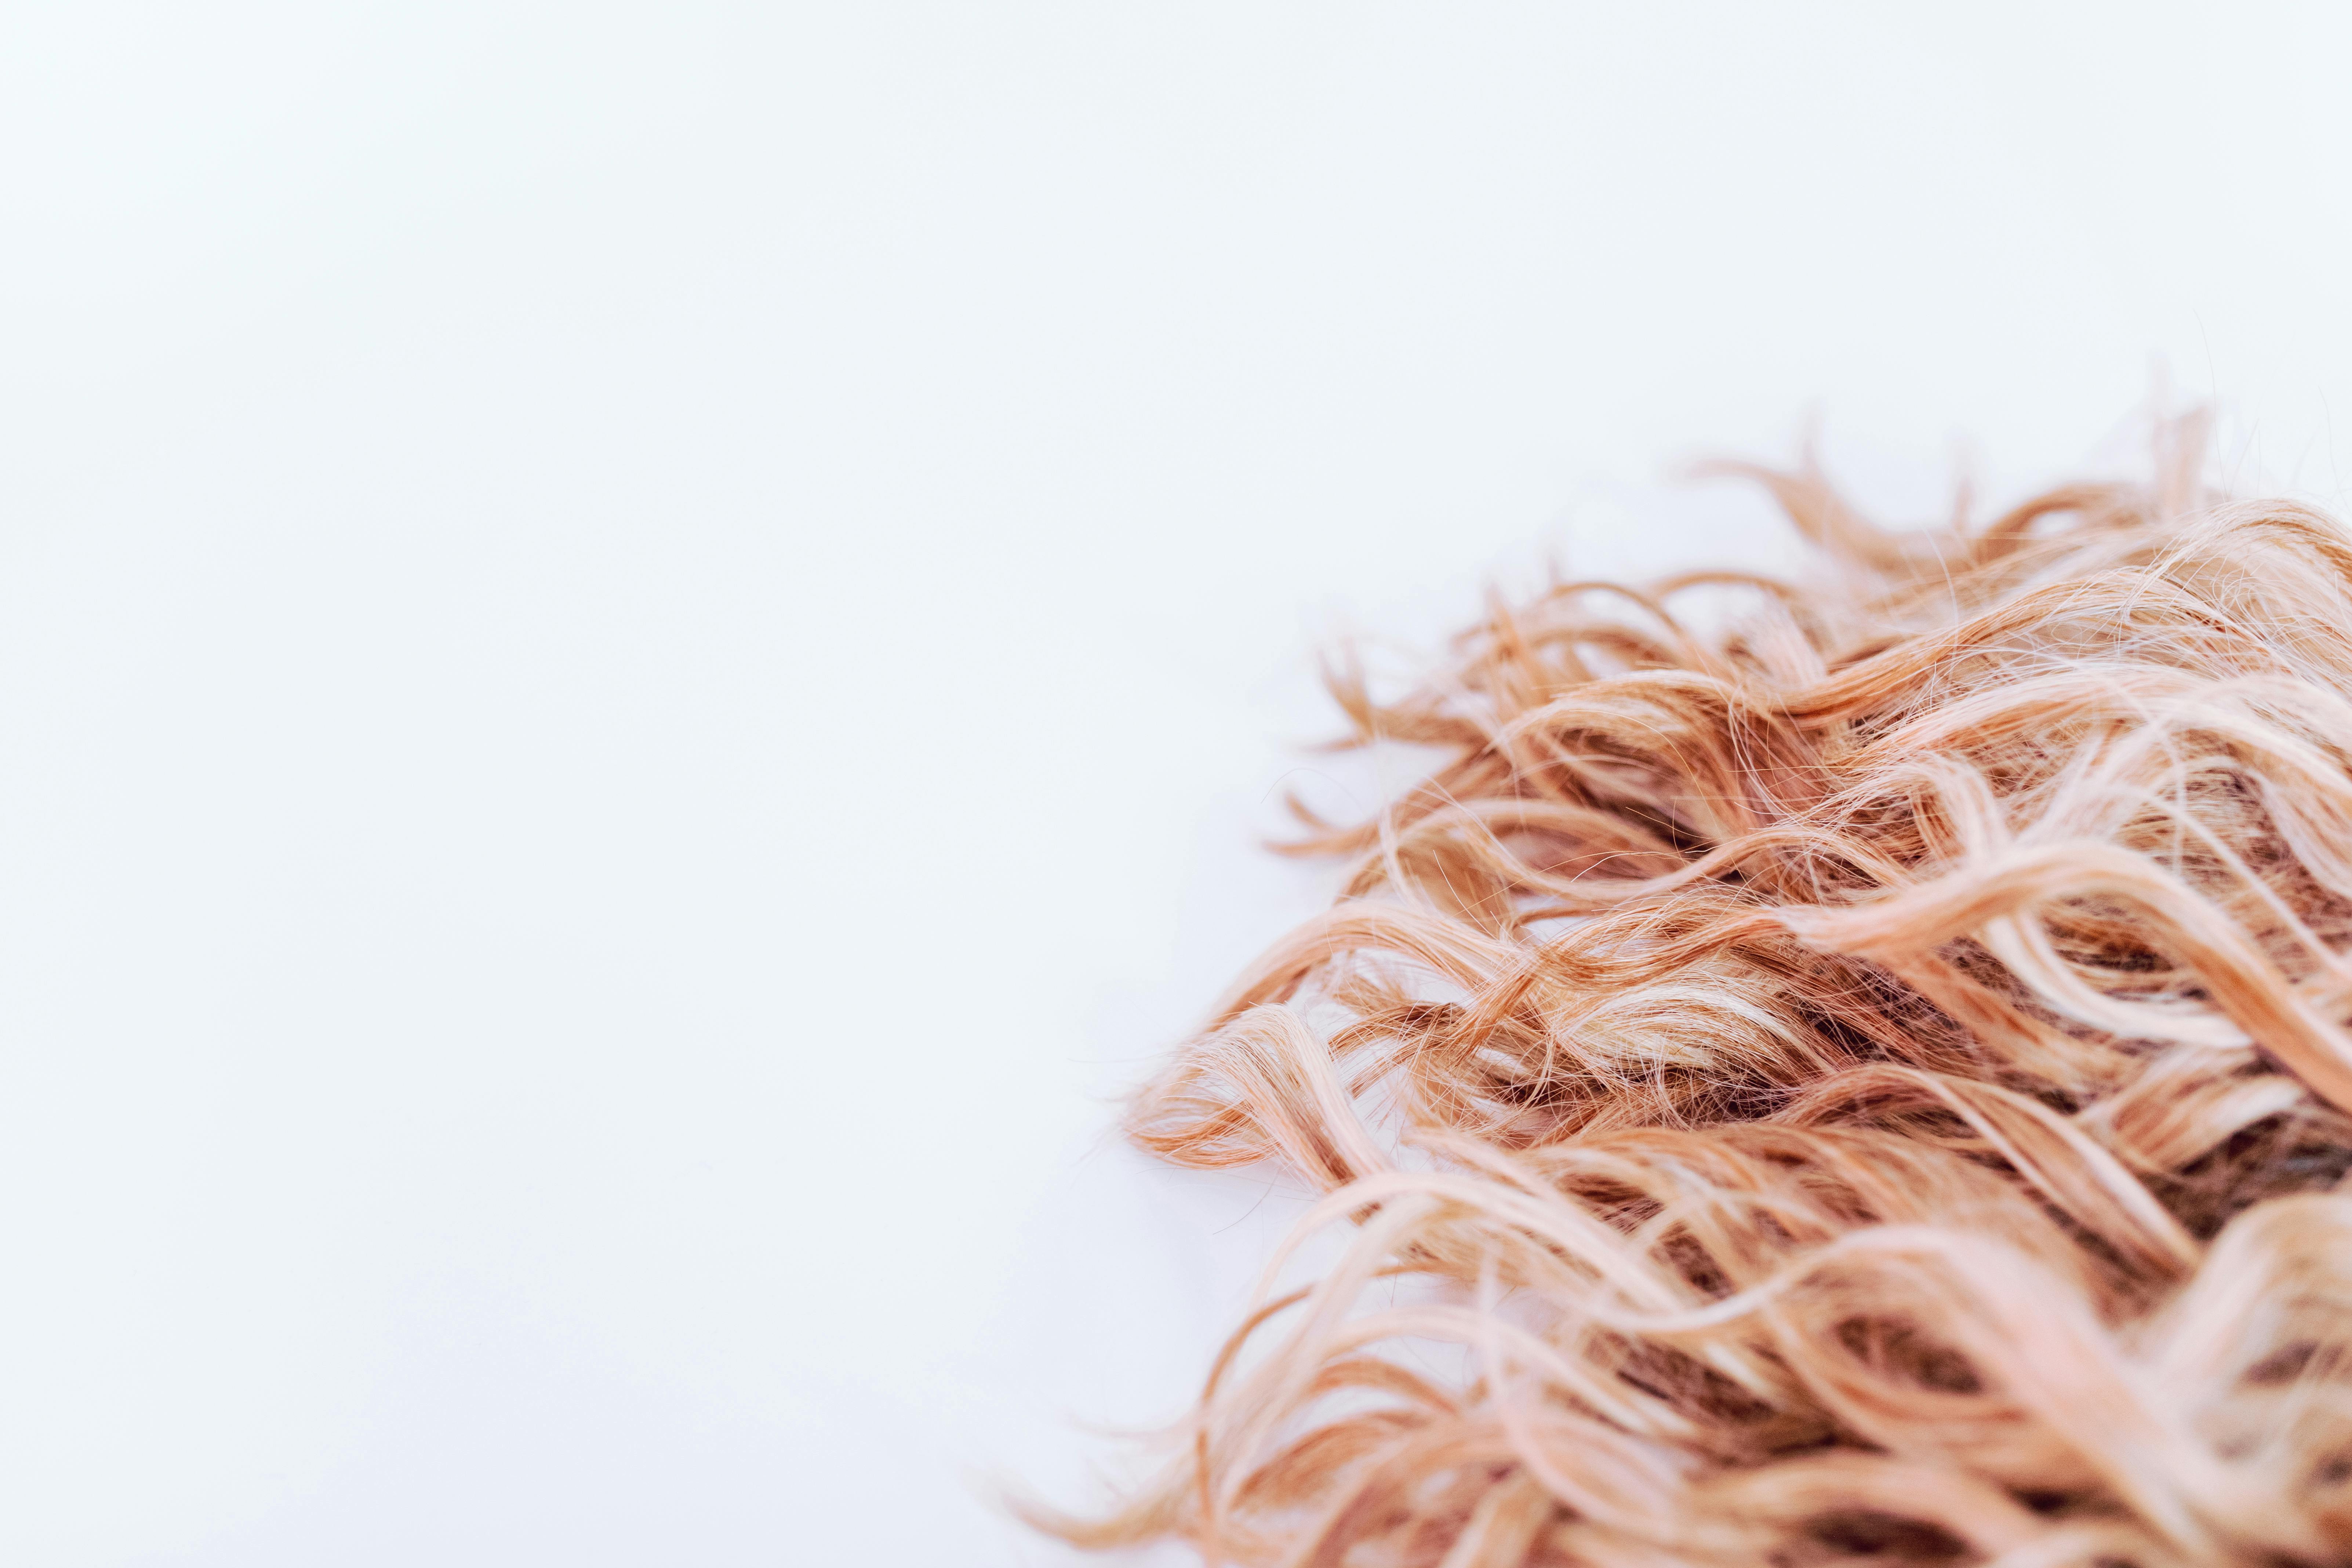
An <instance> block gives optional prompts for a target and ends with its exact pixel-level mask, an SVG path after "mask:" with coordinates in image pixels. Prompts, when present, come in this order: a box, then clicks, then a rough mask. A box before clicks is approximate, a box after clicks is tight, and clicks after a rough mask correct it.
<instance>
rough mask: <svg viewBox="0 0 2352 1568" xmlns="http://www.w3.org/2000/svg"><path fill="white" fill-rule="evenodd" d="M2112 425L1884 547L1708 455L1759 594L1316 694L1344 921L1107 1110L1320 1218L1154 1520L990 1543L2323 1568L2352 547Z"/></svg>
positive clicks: (1229, 1366)
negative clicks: (1290, 1283) (1773, 548)
mask: <svg viewBox="0 0 2352 1568" xmlns="http://www.w3.org/2000/svg"><path fill="white" fill-rule="evenodd" d="M2201 450H2202V447H2201V440H2200V438H2199V432H2198V427H2196V426H2194V425H2193V424H2191V423H2189V422H2184V423H2182V424H2179V425H2174V426H2167V427H2166V428H2165V430H2164V431H2163V432H2162V433H2161V434H2160V436H2159V439H2158V463H2157V468H2158V475H2157V477H2156V479H2154V480H2153V481H2151V482H2148V483H2145V484H2123V483H2112V484H2110V483H2100V484H2082V485H2075V486H2071V487H2068V488H2064V489H2056V490H2053V491H2051V492H2050V493H2048V494H2046V495H2043V496H2041V497H2040V498H2038V499H2036V500H2032V501H2029V502H2027V503H2026V504H2025V505H2023V506H2021V507H2019V508H2017V509H2016V510H2013V511H2011V512H2009V513H2008V514H2007V515H2005V516H2002V517H2000V518H1999V519H1998V520H1996V521H1992V522H1990V523H1989V524H1984V525H1971V524H1969V522H1967V521H1966V520H1965V519H1964V518H1963V519H1959V520H1956V521H1952V522H1950V523H1948V524H1947V525H1944V526H1941V527H1937V528H1934V529H1930V530H1920V531H1883V530H1881V529H1879V528H1877V527H1875V526H1874V525H1872V524H1871V523H1869V522H1867V521H1864V519H1863V518H1861V517H1860V516H1858V515H1857V514H1856V513H1855V512H1854V511H1853V510H1851V509H1850V508H1849V507H1848V506H1847V505H1846V504H1845V503H1844V502H1843V501H1842V500H1840V499H1839V497H1838V496H1837V495H1836V494H1835V493H1834V492H1833V491H1832V489H1830V488H1829V487H1828V486H1827V485H1826V484H1825V483H1824V482H1823V481H1822V479H1821V478H1820V477H1819V475H1818V473H1817V471H1815V470H1814V469H1813V468H1812V467H1811V464H1810V463H1808V464H1807V465H1805V466H1804V468H1802V469H1801V471H1797V472H1767V471H1762V470H1756V469H1744V470H1742V471H1743V472H1745V473H1747V474H1748V477H1750V478H1753V479H1758V480H1760V481H1761V482H1762V483H1763V484H1764V485H1766V486H1767V487H1769V489H1770V490H1771V492H1772V493H1773V495H1774V496H1775V497H1776V498H1777V499H1778V500H1779V502H1780V506H1781V507H1782V508H1783V509H1784V510H1786V512H1787V513H1788V516H1789V518H1790V520H1791V521H1793V522H1794V523H1795V525H1796V527H1797V528H1798V529H1799V530H1800V531H1801V532H1802V533H1803V535H1804V536H1805V538H1806V539H1807V540H1808V541H1810V542H1811V544H1812V545H1813V546H1815V547H1817V554H1818V557H1819V561H1818V564H1817V566H1816V568H1815V569H1814V570H1813V571H1812V573H1811V575H1810V576H1808V577H1806V578H1805V580H1804V581H1802V582H1783V581H1778V580H1774V579H1771V578H1769V577H1765V576H1760V575H1752V574H1740V573H1731V572H1694V573H1689V574H1683V575H1680V576H1675V577H1671V578H1668V579H1665V580H1664V581H1661V582H1657V583H1654V584H1651V585H1649V586H1647V587H1645V588H1633V587H1622V586H1617V585H1614V584H1598V583H1568V584H1560V585H1558V586H1554V587H1552V588H1551V589H1550V590H1549V592H1546V593H1543V594H1542V595H1539V596H1538V597H1535V598H1533V599H1532V600H1530V601H1528V602H1525V603H1520V604H1516V605H1507V604H1505V603H1502V602H1500V601H1499V600H1497V601H1496V602H1494V603H1493V604H1492V605H1490V608H1489V610H1488V612H1487V614H1486V617H1485V619H1484V621H1483V623H1482V624H1480V625H1478V626H1475V628H1474V629H1473V630H1471V631H1470V632H1468V633H1467V634H1465V636H1464V637H1462V638H1461V639H1459V642H1458V644H1457V646H1456V649H1455V654H1454V657H1453V658H1451V659H1450V661H1449V662H1448V663H1446V664H1445V666H1444V668H1443V669H1442V672H1441V673H1439V674H1437V675H1436V676H1435V678H1434V679H1429V680H1428V681H1427V682H1426V684H1424V685H1423V686H1422V687H1421V688H1420V689H1418V690H1415V691H1412V693H1411V694H1409V695H1405V696H1403V697H1402V699H1401V700H1393V701H1381V700H1375V699H1374V698H1373V697H1372V696H1371V695H1370V693H1369V692H1368V689H1367V686H1366V682H1365V680H1364V679H1363V678H1362V676H1361V675H1360V673H1358V672H1356V671H1355V670H1354V669H1353V668H1342V669H1340V670H1339V671H1338V672H1336V673H1335V674H1334V675H1333V676H1332V678H1331V685H1332V688H1333V690H1334V691H1335V693H1336V694H1337V696H1338V699H1339V702H1340V705H1341V706H1342V707H1343V708H1344V710H1346V712H1347V715H1348V717H1349V720H1350V721H1352V724H1353V731H1354V737H1353V741H1352V742H1348V743H1354V744H1365V743H1371V742H1408V743H1411V744H1413V745H1417V746H1422V747H1431V748H1436V749H1437V751H1438V752H1439V753H1440V754H1441V757H1442V760H1441V761H1440V762H1439V763H1438V764H1437V765H1436V766H1435V767H1434V769H1433V771H1432V772H1431V773H1428V775H1427V776H1426V777H1425V778H1423V780H1422V781H1421V782H1420V783H1419V784H1416V785H1414V786H1413V787H1412V788H1411V789H1409V790H1407V791H1405V792H1404V793H1403V794H1402V795H1401V796H1400V797H1399V798H1397V799H1395V800H1393V801H1392V802H1391V803H1390V804H1389V805H1387V806H1386V807H1385V808H1384V809H1383V810H1382V811H1381V814H1380V815H1379V816H1378V817H1377V819H1376V820H1374V821H1372V822H1371V823H1369V824H1367V825H1364V826H1329V825H1327V824H1324V823H1321V822H1318V821H1316V820H1315V819H1314V818H1313V817H1312V816H1311V815H1309V814H1307V813H1305V812H1304V811H1303V809H1302V812H1301V815H1302V816H1307V820H1308V822H1309V824H1310V837H1307V838H1306V839H1305V840H1304V841H1303V843H1301V844H1300V845H1298V846H1297V847H1298V848H1301V849H1304V850H1307V851H1317V852H1339V853H1344V854H1348V855H1351V856H1353V857H1355V860H1354V868H1353V870H1352V872H1351V873H1350V874H1349V879H1348V880H1347V883H1346V889H1345V892H1344V893H1343V895H1342V896H1341V897H1340V898H1339V900H1338V902H1337V903H1336V904H1335V905H1334V906H1333V907H1332V908H1330V909H1329V910H1328V911H1326V912H1325V913H1323V914H1322V915H1320V916H1318V918H1316V919H1314V920H1311V921H1308V922H1307V924H1305V925H1304V926H1302V927H1301V928H1299V929H1298V930H1297V931H1294V932H1292V933H1291V934H1290V935H1289V936H1288V937H1287V938H1286V939H1285V940H1284V941H1282V942H1280V943H1279V944H1277V945H1276V947H1275V948H1274V949H1273V951H1271V952H1268V953H1266V954H1265V957H1264V958H1262V959H1261V960H1260V961H1259V962H1258V963H1256V965H1255V967H1253V968H1252V969H1250V970H1249V971H1248V972H1247V973H1245V974H1244V975H1243V976H1242V977H1241V978H1240V980H1239V981H1238V982H1237V983H1236V984H1234V987H1233V989H1232V991H1231V993H1230V994H1228V995H1227V996H1226V997H1225V999H1224V1000H1223V1002H1222V1003H1221V1004H1220V1005H1218V1006H1217V1008H1216V1010H1215V1013H1214V1016H1213V1020H1212V1022H1211V1024H1210V1026H1208V1027H1207V1028H1206V1029H1205V1031H1204V1032H1203V1033H1202V1034H1201V1035H1200V1036H1198V1037H1196V1038H1194V1039H1192V1041H1190V1042H1189V1043H1188V1044H1186V1045H1185V1046H1183V1047H1181V1051H1180V1052H1179V1053H1178V1055H1177V1056H1176V1057H1175V1058H1174V1060H1173V1061H1172V1063H1171V1065H1169V1066H1168V1067H1167V1068H1166V1070H1165V1071H1164V1072H1163V1073H1162V1074H1161V1075H1160V1077H1158V1078H1157V1079H1155V1080H1154V1081H1153V1082H1151V1083H1150V1085H1149V1086H1148V1087H1147V1088H1145V1089H1143V1090H1142V1091H1141V1093H1140V1094H1139V1097H1138V1098H1137V1099H1136V1100H1135V1101H1134V1103H1133V1105H1132V1108H1131V1110H1130V1113H1129V1121H1128V1128H1129V1133H1130V1135H1131V1136H1132V1137H1133V1138H1134V1139H1135V1140H1136V1141H1137V1142H1139V1143H1140V1144H1141V1145H1142V1146H1143V1147H1144V1148H1146V1149H1148V1150H1150V1151H1151V1152H1154V1153H1157V1154H1159V1155H1160V1156H1163V1157H1165V1158H1166V1159H1169V1160H1171V1161H1174V1162H1176V1163H1181V1164H1185V1165H1192V1166H1212V1167H1216V1166H1239V1165H1244V1164H1248V1163H1253V1162H1256V1161H1261V1160H1273V1161H1279V1162H1282V1163H1286V1165H1287V1166H1288V1167H1289V1168H1290V1169H1291V1170H1293V1171H1295V1172H1296V1173H1298V1174H1300V1175H1301V1176H1303V1177H1304V1178H1305V1179H1307V1181H1308V1182H1310V1183H1312V1184H1314V1186H1315V1187H1317V1188H1318V1189H1320V1190H1321V1191H1322V1192H1323V1193H1324V1194H1326V1195H1325V1196H1324V1197H1323V1198H1322V1199H1321V1201H1320V1202H1319V1204H1318V1205H1317V1206H1316V1207H1315V1209H1314V1210H1313V1212H1312V1213H1311V1214H1310V1215H1308V1217H1307V1222H1306V1226H1307V1228H1308V1229H1312V1228H1314V1227H1317V1226H1335V1225H1337V1226H1345V1227H1351V1228H1349V1230H1348V1231H1347V1234H1348V1236H1349V1240H1348V1243H1347V1245H1346V1247H1345V1250H1344V1253H1343V1254H1342V1256H1341V1257H1340V1260H1339V1262H1338V1264H1337V1265H1336V1266H1335V1267H1334V1268H1333V1269H1332V1270H1331V1271H1330V1272H1329V1273H1328V1276H1326V1277H1325V1278H1324V1279H1321V1281H1320V1282H1319V1283H1318V1284H1316V1285H1315V1286H1313V1287H1312V1288H1311V1289H1305V1290H1300V1291H1297V1292H1294V1293H1292V1294H1289V1295H1286V1296H1282V1297H1279V1298H1278V1299H1274V1300H1266V1301H1265V1304H1264V1306H1263V1309H1262V1310H1259V1311H1257V1312H1256V1313H1255V1315H1254V1316H1252V1317H1251V1318H1250V1319H1249V1320H1248V1321H1247V1322H1245V1323H1244V1325H1243V1326H1242V1328H1241V1330H1240V1331H1239V1332H1237V1333H1236V1334H1235V1335H1234V1339H1233V1341H1232V1342H1231V1344H1230V1345H1229V1346H1228V1348H1227V1350H1226V1352H1225V1353H1224V1355H1223V1357H1222V1358H1221V1359H1220V1360H1219V1361H1218V1363H1217V1364H1216V1367H1215V1370H1214V1371H1213V1373H1212V1374H1211V1375H1210V1377H1209V1380H1208V1384H1207V1387H1206V1390H1205V1392H1204V1393H1203V1394H1202V1397H1201V1400H1200V1403H1199V1405H1198V1406H1197V1408H1196V1410H1195V1411H1194V1413H1193V1414H1192V1415H1191V1416H1190V1417H1189V1419H1188V1420H1187V1422H1186V1423H1185V1425H1184V1426H1183V1427H1182V1428H1181V1431H1180V1433H1179V1434H1178V1436H1179V1438H1180V1440H1181V1448H1180V1450H1179V1453H1180V1455H1181V1458H1178V1459H1177V1460H1175V1462H1173V1463H1172V1464H1171V1467H1170V1468H1168V1470H1167V1471H1166V1472H1165V1474H1164V1475H1163V1476H1162V1477H1161V1479H1160V1480H1159V1481H1158V1482H1157V1483H1154V1484H1152V1485H1150V1486H1149V1487H1148V1488H1146V1489H1142V1490H1141V1491H1139V1492H1138V1493H1136V1494H1135V1495H1133V1496H1132V1497H1131V1498H1130V1499H1129V1501H1128V1502H1127V1503H1126V1504H1125V1506H1123V1507H1122V1508H1121V1509H1120V1510H1118V1512H1116V1513H1115V1514H1114V1515H1112V1516H1110V1517H1108V1518H1104V1519H1096V1520H1076V1519H1071V1518H1066V1517H1060V1516H1053V1517H1049V1518H1045V1519H1043V1520H1041V1522H1045V1523H1046V1524H1047V1526H1048V1528H1051V1529H1054V1530H1055V1531H1057V1532H1059V1533H1061V1534H1063V1535H1064V1536H1066V1537H1067V1538H1069V1539H1072V1540H1075V1541H1077V1542H1082V1543H1084V1544H1088V1545H1093V1546H1115V1545H1121V1544H1130V1543H1138V1542H1148V1541H1153V1540H1160V1539H1165V1538H1171V1537H1173V1538H1178V1539H1181V1540H1183V1541H1186V1542H1190V1543H1192V1545H1193V1546H1194V1547H1195V1548H1196V1549H1197V1550H1198V1551H1199V1552H1200V1553H1201V1555H1202V1558H1203V1560H1204V1561H1205V1562H1207V1563H1220V1564H1222V1563H1235V1564H1252V1565H1258V1564H1264V1565H1268V1568H1272V1565H1276V1564H1281V1565H1291V1568H1340V1565H1346V1568H1505V1565H1518V1564H1559V1565H1566V1564H1590V1565H1593V1568H1665V1565H1668V1564H1741V1565H1756V1568H1764V1565H1771V1568H1815V1565H1822V1564H1832V1563H1849V1562H1853V1563H1862V1562H1867V1563H1874V1564H1885V1563H1999V1564H2002V1565H2003V1568H2028V1565H2032V1568H2060V1565H2063V1564H2074V1563H2082V1564H2094V1563H2095V1564H2101V1565H2109V1564H2126V1563H2127V1564H2136V1565H2139V1568H2160V1565H2165V1564H2183V1563H2243V1564H2264V1565H2276V1564H2281V1563H2323V1562H2344V1561H2347V1560H2352V1485H2347V1477H2352V1195H2347V1192H2352V1189H2347V1190H2344V1191H2340V1190H2339V1178H2341V1177H2342V1176H2343V1174H2344V1173H2345V1172H2346V1170H2347V1166H2352V1121H2347V1114H2346V1113H2347V1110H2352V1033H2347V1027H2346V1021H2347V1016H2352V539H2347V535H2346V534H2345V533H2344V532H2343V531H2341V530H2339V529H2338V527H2337V526H2336V524H2335V523H2333V522H2332V521H2329V520H2328V519H2327V518H2326V517H2324V516H2322V515H2319V514H2317V513H2315V512H2314V511H2312V510H2308V509H2307V508H2305V507H2304V506H2302V505H2299V504H2297V503H2294V502H2290V501H2262V502H2243V501H2230V500H2224V499H2222V498H2221V497H2219V496H2217V495H2214V494H2212V493H2210V491H2208V490H2207V489H2204V488H2203V486H2202V485H2201V483H2200V480H2199V478H2198V476H2199V475H2200V472H2201V471H2202V461H2201ZM1702 590H1705V591H1706V592H1705V593H1703V594H1702V593H1701V592H1700V591H1702ZM1726 598H1733V599H1736V600H1737V601H1738V605H1737V607H1736V609H1735V610H1733V611H1730V612H1723V613H1719V614H1717V616H1715V618H1714V620H1713V621H1712V622H1711V623H1705V622H1703V621H1702V620H1701V618H1700V617H1699V616H1696V615H1695V614H1693V613H1689V612H1690V606H1691V605H1693V604H1694V603H1695V602H1696V601H1697V600H1699V599H1710V600H1712V601H1714V602H1716V603H1717V605H1718V609H1719V608H1720V604H1721V601H1723V600H1725V599H1726ZM1706 624H1711V625H1712V626H1714V627H1715V628H1716V629H1714V630H1712V631H1706V630H1702V629H1699V628H1700V627H1701V626H1702V625H1706ZM1277 1261H1278V1260H1277ZM1273 1277H1274V1269H1273V1268H1272V1267H1270V1268H1269V1272H1268V1278H1269V1279H1272V1278H1273ZM1434 1345H1452V1346H1455V1347H1459V1348H1458V1350H1456V1351H1455V1352H1453V1353H1452V1354H1451V1357H1450V1359H1449V1358H1448V1356H1447V1355H1445V1354H1442V1353H1435V1352H1433V1349H1432V1347H1433V1346H1434ZM1441 1369H1444V1370H1441Z"/></svg>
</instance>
